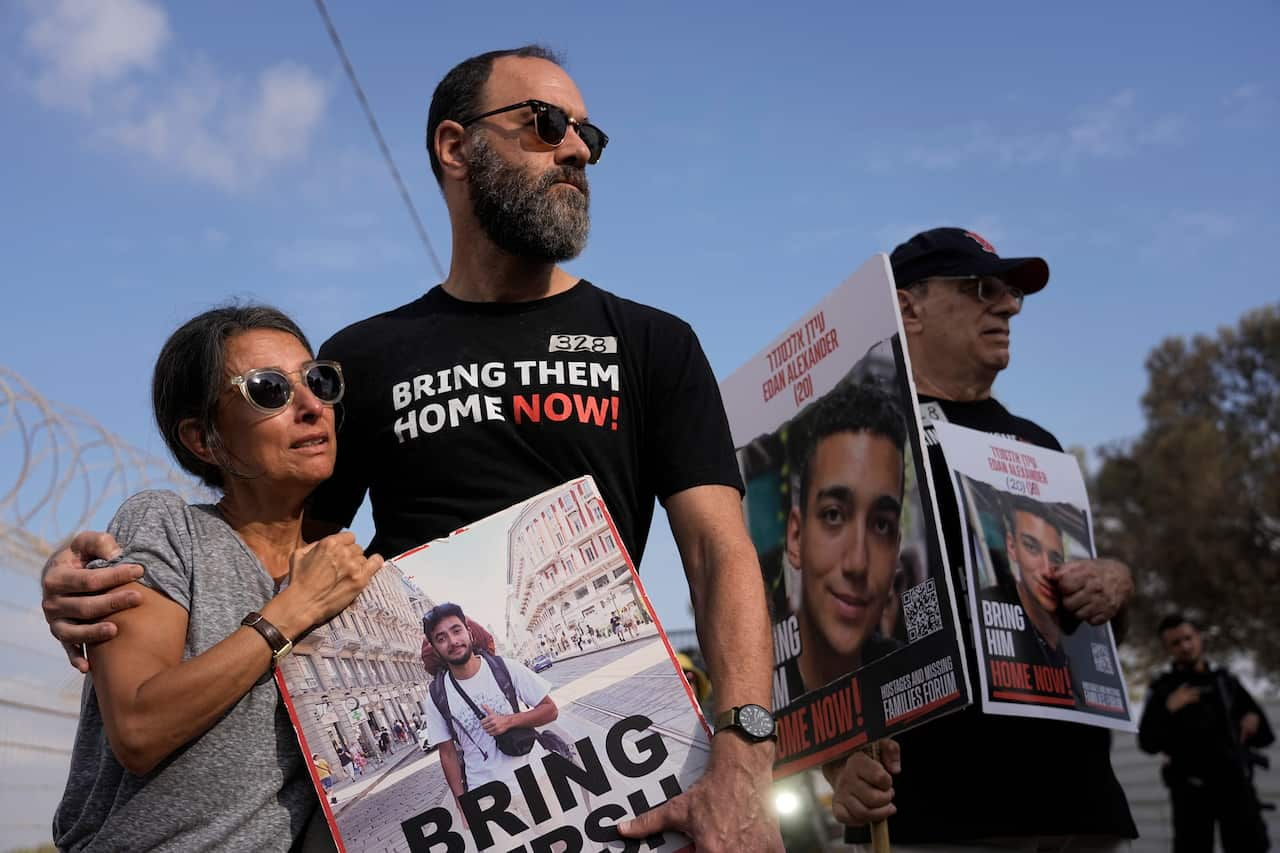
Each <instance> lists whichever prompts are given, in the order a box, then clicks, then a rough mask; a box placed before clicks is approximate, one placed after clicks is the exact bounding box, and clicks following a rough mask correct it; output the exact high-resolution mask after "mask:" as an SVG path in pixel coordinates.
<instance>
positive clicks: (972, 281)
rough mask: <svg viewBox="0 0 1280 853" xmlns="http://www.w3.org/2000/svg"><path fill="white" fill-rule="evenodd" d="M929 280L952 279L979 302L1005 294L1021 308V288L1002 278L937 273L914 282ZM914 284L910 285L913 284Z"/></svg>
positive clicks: (987, 301)
mask: <svg viewBox="0 0 1280 853" xmlns="http://www.w3.org/2000/svg"><path fill="white" fill-rule="evenodd" d="M929 281H954V282H958V283H959V285H960V289H961V291H963V292H965V293H974V294H975V295H976V296H977V297H978V301H979V302H986V303H995V302H999V301H1001V300H1002V299H1004V297H1005V294H1006V293H1007V294H1008V295H1010V296H1012V297H1013V301H1014V302H1017V303H1018V310H1019V311H1021V310H1022V300H1023V299H1025V298H1026V295H1025V294H1024V293H1023V292H1022V288H1020V287H1014V286H1013V285H1012V284H1006V283H1005V281H1004V279H1000V278H996V277H995V276H990V275H939V276H932V277H930V278H922V279H920V281H917V282H915V283H914V284H922V283H924V282H929ZM914 284H913V285H912V286H914Z"/></svg>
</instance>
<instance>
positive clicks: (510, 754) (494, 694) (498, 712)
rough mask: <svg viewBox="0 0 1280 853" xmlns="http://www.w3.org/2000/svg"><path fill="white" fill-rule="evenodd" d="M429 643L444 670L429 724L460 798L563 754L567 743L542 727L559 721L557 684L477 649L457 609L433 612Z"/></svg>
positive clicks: (427, 626)
mask: <svg viewBox="0 0 1280 853" xmlns="http://www.w3.org/2000/svg"><path fill="white" fill-rule="evenodd" d="M422 629H423V632H424V633H425V634H426V639H427V641H428V642H430V644H431V647H432V648H433V649H434V650H435V652H436V654H437V655H438V656H439V658H440V660H441V661H442V662H443V663H444V664H445V665H444V666H442V667H440V668H439V669H437V670H436V672H435V675H434V677H433V678H432V681H431V683H430V686H429V687H428V693H429V695H430V697H431V703H430V704H429V705H428V707H427V713H426V716H425V718H424V721H423V722H424V723H425V725H426V728H427V732H428V739H429V740H430V742H431V743H433V744H439V746H440V765H441V767H442V768H443V770H444V776H445V780H446V781H447V783H448V785H449V789H450V790H451V791H452V792H453V796H454V799H455V800H456V799H457V798H458V797H460V796H462V794H463V793H464V792H466V791H468V790H472V789H475V788H477V787H479V786H480V785H483V784H484V783H486V782H489V781H493V780H502V779H506V778H508V777H510V776H511V775H512V774H513V773H514V772H515V770H516V768H518V767H520V766H521V765H524V764H527V763H529V762H530V761H531V760H533V759H536V758H538V757H539V756H541V755H545V754H546V752H547V751H548V750H550V751H555V752H560V753H562V754H563V753H564V752H567V746H566V745H565V743H564V741H563V740H562V739H561V738H559V737H558V736H556V735H555V734H553V733H551V732H546V731H538V727H540V726H546V725H548V724H549V723H551V722H553V721H554V720H555V719H556V718H557V717H558V716H559V714H560V711H559V709H558V708H557V707H556V703H555V700H553V699H552V698H551V695H550V689H551V685H550V684H549V683H548V682H547V681H546V680H545V679H544V678H542V677H541V676H540V675H537V674H536V673H534V672H532V671H531V670H530V669H528V667H526V666H524V664H522V663H520V662H519V661H517V660H510V659H507V658H504V657H502V656H500V655H498V654H495V653H494V652H493V651H491V650H489V649H486V648H485V647H484V645H483V644H481V643H477V638H476V636H475V635H474V633H473V631H472V629H471V628H470V627H469V626H468V624H467V617H466V616H465V615H464V614H463V612H462V608H461V607H459V606H458V605H457V604H453V603H447V602H446V603H444V604H440V605H437V606H436V607H434V608H432V609H431V610H430V611H429V612H428V613H427V614H426V615H425V616H424V617H423V619H422Z"/></svg>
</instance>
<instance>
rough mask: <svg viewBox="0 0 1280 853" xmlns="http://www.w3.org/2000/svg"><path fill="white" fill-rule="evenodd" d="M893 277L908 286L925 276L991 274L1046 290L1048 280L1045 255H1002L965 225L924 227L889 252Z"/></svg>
mask: <svg viewBox="0 0 1280 853" xmlns="http://www.w3.org/2000/svg"><path fill="white" fill-rule="evenodd" d="M889 263H890V264H892V265H893V280H894V282H895V283H896V284H897V285H898V287H909V286H911V285H912V284H915V283H916V282H917V281H920V279H922V278H933V277H934V276H945V277H951V276H956V277H961V276H970V275H991V276H996V277H997V278H1000V279H1002V280H1003V281H1004V282H1005V283H1006V284H1009V285H1012V286H1013V287H1016V288H1018V289H1019V290H1021V291H1022V292H1023V293H1035V292H1036V291H1038V290H1043V289H1044V286H1045V285H1046V284H1048V283H1049V265H1048V264H1047V263H1045V261H1044V258H1002V257H1000V256H999V255H998V254H996V248H995V246H992V245H991V244H990V243H988V242H987V241H986V240H984V239H983V238H982V235H980V234H977V233H975V232H973V231H966V230H965V229H963V228H933V229H930V230H928V231H921V232H920V233H919V234H917V235H916V236H914V237H912V238H911V239H910V240H908V241H907V242H905V243H903V244H902V245H901V246H899V247H898V248H896V249H894V250H893V254H892V255H890V256H889Z"/></svg>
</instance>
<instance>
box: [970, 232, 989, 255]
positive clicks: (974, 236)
mask: <svg viewBox="0 0 1280 853" xmlns="http://www.w3.org/2000/svg"><path fill="white" fill-rule="evenodd" d="M964 236H966V237H969V238H970V239H972V240H973V242H975V243H977V244H978V245H979V246H981V247H982V251H984V252H990V253H991V254H993V255H995V254H997V252H996V247H995V246H993V245H991V244H990V243H988V242H987V241H986V238H985V237H983V236H982V235H981V234H975V233H974V232H972V231H966V232H964Z"/></svg>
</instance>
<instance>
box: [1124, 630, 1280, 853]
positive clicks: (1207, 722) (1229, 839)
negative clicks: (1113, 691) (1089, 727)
mask: <svg viewBox="0 0 1280 853" xmlns="http://www.w3.org/2000/svg"><path fill="white" fill-rule="evenodd" d="M1157 630H1158V631H1159V633H1160V641H1161V642H1162V643H1164V647H1165V650H1166V651H1168V653H1169V657H1170V659H1171V661H1170V666H1169V669H1168V670H1167V671H1166V672H1164V673H1162V674H1161V675H1160V676H1159V677H1157V678H1156V679H1155V680H1154V681H1153V682H1152V683H1151V688H1150V690H1148V691H1147V701H1146V704H1145V706H1144V707H1143V710H1142V721H1141V723H1140V724H1139V726H1138V745H1139V746H1140V747H1141V748H1142V749H1143V750H1144V751H1145V752H1149V753H1152V754H1155V753H1163V754H1164V755H1165V764H1164V768H1163V770H1162V771H1161V776H1162V778H1163V779H1164V783H1165V785H1167V786H1168V788H1169V801H1170V803H1171V804H1172V806H1173V850H1174V853H1211V851H1212V850H1213V828H1214V825H1215V824H1216V825H1217V826H1218V831H1219V833H1220V834H1221V838H1222V849H1223V851H1224V853H1261V851H1264V850H1268V849H1269V848H1270V841H1269V839H1268V838H1267V825H1266V823H1265V822H1264V821H1263V819H1262V810H1261V807H1260V804H1259V802H1258V792H1257V790H1256V789H1255V788H1254V786H1253V756H1252V753H1251V751H1252V750H1253V749H1258V748H1262V747H1267V746H1270V745H1271V744H1272V743H1274V742H1275V733H1274V732H1273V731H1272V730H1271V723H1270V722H1269V721H1268V720H1267V717H1266V714H1264V713H1263V711H1262V708H1261V706H1259V705H1258V703H1257V702H1256V701H1255V700H1254V698H1253V697H1252V696H1251V695H1249V691H1248V690H1246V689H1245V688H1244V685H1242V684H1241V683H1240V681H1239V679H1237V678H1236V677H1235V676H1233V675H1232V674H1231V673H1230V672H1229V671H1228V670H1227V669H1225V668H1224V667H1215V666H1210V665H1209V662H1208V661H1207V660H1205V657H1204V640H1203V636H1202V635H1201V633H1200V628H1199V627H1198V626H1197V625H1196V624H1195V623H1194V622H1192V621H1191V620H1190V619H1188V618H1187V617H1186V616H1185V615H1184V614H1181V613H1172V614H1170V615H1168V616H1166V617H1165V618H1164V619H1163V620H1161V622H1160V624H1159V626H1158V627H1157Z"/></svg>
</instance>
